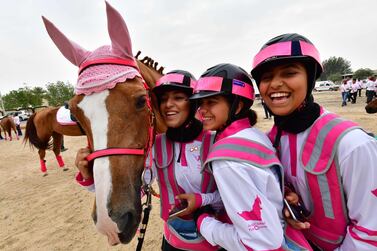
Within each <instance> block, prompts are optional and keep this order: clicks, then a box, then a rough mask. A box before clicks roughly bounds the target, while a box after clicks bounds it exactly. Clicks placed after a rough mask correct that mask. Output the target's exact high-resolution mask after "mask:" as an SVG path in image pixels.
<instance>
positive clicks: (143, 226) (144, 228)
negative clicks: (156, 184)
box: [136, 184, 152, 251]
mask: <svg viewBox="0 0 377 251" xmlns="http://www.w3.org/2000/svg"><path fill="white" fill-rule="evenodd" d="M142 189H143V190H144V193H145V195H146V196H147V200H146V201H145V202H144V203H143V205H142V207H143V220H142V222H141V227H140V235H139V237H138V238H137V239H138V242H137V247H136V251H141V248H142V246H143V243H144V237H145V233H146V231H147V226H148V221H149V214H150V212H151V210H152V194H151V185H150V184H146V185H144V186H143V188H142Z"/></svg>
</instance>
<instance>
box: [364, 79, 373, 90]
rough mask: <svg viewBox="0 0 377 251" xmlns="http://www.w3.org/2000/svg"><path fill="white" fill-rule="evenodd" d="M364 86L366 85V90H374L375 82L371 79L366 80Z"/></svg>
mask: <svg viewBox="0 0 377 251" xmlns="http://www.w3.org/2000/svg"><path fill="white" fill-rule="evenodd" d="M366 86H367V91H374V90H375V82H374V81H372V80H368V81H367V84H366Z"/></svg>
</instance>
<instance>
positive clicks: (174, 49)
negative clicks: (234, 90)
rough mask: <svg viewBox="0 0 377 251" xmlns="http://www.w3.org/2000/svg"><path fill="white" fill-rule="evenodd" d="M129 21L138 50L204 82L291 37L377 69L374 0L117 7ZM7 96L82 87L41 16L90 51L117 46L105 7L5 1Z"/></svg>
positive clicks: (193, 1)
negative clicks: (63, 85)
mask: <svg viewBox="0 0 377 251" xmlns="http://www.w3.org/2000/svg"><path fill="white" fill-rule="evenodd" d="M109 3H110V4H112V5H113V6H114V7H115V8H116V9H117V10H118V11H119V12H120V13H121V14H122V16H123V17H124V19H125V21H126V23H127V25H128V28H129V30H130V34H131V39H132V42H133V50H134V53H136V52H137V51H138V50H141V51H142V54H141V56H145V55H148V56H150V57H152V58H154V59H155V60H156V61H158V62H159V65H164V66H165V68H166V72H167V71H169V70H173V69H185V70H188V71H191V72H193V73H194V74H195V75H196V77H199V76H200V74H201V73H202V72H204V71H205V69H207V68H209V67H211V66H213V65H215V64H218V63H223V62H230V63H234V64H237V65H240V66H241V67H243V68H244V69H246V70H247V71H250V69H251V61H252V57H253V55H254V54H255V53H256V52H257V51H258V50H259V48H260V47H261V46H262V45H263V43H264V42H266V41H267V40H268V39H270V38H272V37H274V36H276V35H279V34H282V33H287V32H296V33H300V34H303V35H305V36H307V37H308V38H309V39H310V40H311V41H312V42H313V43H314V44H315V45H316V46H317V48H318V49H319V51H320V53H321V56H322V59H327V58H329V57H331V56H338V57H344V58H345V59H347V60H349V61H351V66H352V69H353V70H357V69H359V68H371V69H377V53H376V44H377V34H376V32H377V21H376V14H375V10H376V9H377V2H376V1H370V0H360V1H351V0H317V1H302V0H301V1H300V0H276V1H259V0H258V1H257V0H237V1H234V0H218V1H209V0H188V1H174V0H164V1H154V0H140V1H131V0H109ZM0 13H1V15H0V19H1V21H0V45H1V46H0V57H1V59H2V60H1V62H0V64H1V67H0V69H1V72H0V92H1V93H2V94H5V93H7V92H9V91H11V90H15V89H18V88H20V87H23V86H24V84H27V85H28V86H30V87H32V86H45V85H46V84H47V83H49V82H56V81H58V80H61V81H65V82H66V81H69V82H71V83H72V84H75V81H76V77H77V68H76V67H75V66H73V65H71V63H70V62H69V61H68V60H66V59H65V58H64V57H63V56H62V55H61V54H60V52H59V50H58V49H57V48H56V47H55V45H54V44H53V42H52V41H51V40H50V38H49V36H48V35H47V32H46V31H45V29H44V26H43V23H42V19H41V15H44V16H46V17H47V18H49V19H50V20H51V21H52V22H53V23H54V24H55V25H56V26H57V27H59V29H61V30H62V31H63V32H64V33H65V34H66V35H67V36H68V37H69V38H70V39H72V40H73V41H75V42H77V43H78V44H80V45H81V46H83V47H84V48H86V49H89V50H94V49H96V48H97V47H99V46H101V45H104V44H109V43H110V41H109V38H108V35H107V26H106V15H105V3H104V1H102V0H79V1H75V0H65V1H58V0H54V1H45V0H28V1H26V0H25V1H2V8H1V10H0Z"/></svg>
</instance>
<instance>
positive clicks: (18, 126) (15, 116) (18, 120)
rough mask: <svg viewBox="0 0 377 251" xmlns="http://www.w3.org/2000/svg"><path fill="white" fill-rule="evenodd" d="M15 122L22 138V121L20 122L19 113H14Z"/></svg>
mask: <svg viewBox="0 0 377 251" xmlns="http://www.w3.org/2000/svg"><path fill="white" fill-rule="evenodd" d="M13 121H14V123H15V124H16V129H17V134H18V136H22V131H21V121H20V117H19V116H18V112H16V113H14V116H13Z"/></svg>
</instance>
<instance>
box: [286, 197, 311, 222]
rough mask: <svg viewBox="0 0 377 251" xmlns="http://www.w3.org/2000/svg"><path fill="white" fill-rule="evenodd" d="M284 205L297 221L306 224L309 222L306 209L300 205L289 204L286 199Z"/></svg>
mask: <svg viewBox="0 0 377 251" xmlns="http://www.w3.org/2000/svg"><path fill="white" fill-rule="evenodd" d="M284 204H285V206H286V207H287V209H288V211H289V213H290V214H291V216H292V218H293V219H294V220H295V221H301V222H305V221H306V220H307V217H306V215H305V214H306V209H304V208H303V207H302V206H301V205H300V204H298V205H293V204H289V203H288V201H287V200H286V199H284Z"/></svg>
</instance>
